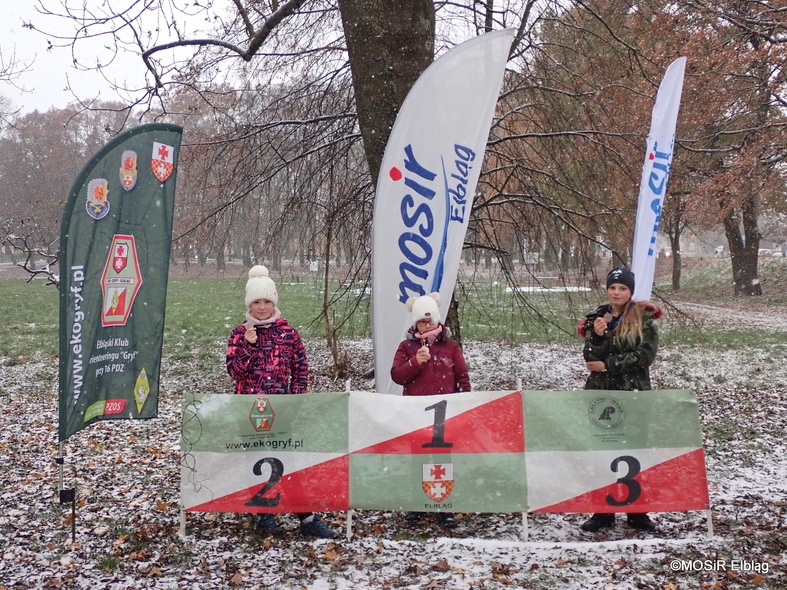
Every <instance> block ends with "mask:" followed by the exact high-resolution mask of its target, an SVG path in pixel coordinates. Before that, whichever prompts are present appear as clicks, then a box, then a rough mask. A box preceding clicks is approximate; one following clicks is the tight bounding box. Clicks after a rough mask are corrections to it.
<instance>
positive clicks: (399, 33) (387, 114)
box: [339, 0, 435, 182]
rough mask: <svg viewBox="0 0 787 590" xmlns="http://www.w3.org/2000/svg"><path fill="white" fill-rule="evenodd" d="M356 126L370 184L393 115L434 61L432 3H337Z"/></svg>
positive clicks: (421, 0) (369, 0)
mask: <svg viewBox="0 0 787 590" xmlns="http://www.w3.org/2000/svg"><path fill="white" fill-rule="evenodd" d="M339 10H340V12H341V15H342V23H343V27H344V35H345V38H346V40H347V52H348V54H349V58H350V69H351V71H352V76H353V87H354V89H355V104H356V111H357V114H358V124H359V126H360V128H361V136H362V137H363V143H364V152H365V154H366V161H367V163H368V164H369V172H370V174H371V176H372V180H373V181H375V182H376V180H377V177H378V175H379V173H380V166H381V164H382V159H383V152H384V151H385V146H386V144H387V143H388V136H389V135H390V133H391V128H392V127H393V124H394V121H395V120H396V114H397V113H398V111H399V107H401V106H402V102H404V99H405V97H406V96H407V93H408V92H409V91H410V88H411V87H412V85H413V84H415V81H416V80H417V79H418V77H419V76H420V75H421V73H423V71H424V70H425V69H426V68H427V66H429V64H430V63H432V61H433V60H434V36H435V7H434V1H433V0H339Z"/></svg>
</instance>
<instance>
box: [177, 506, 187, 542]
mask: <svg viewBox="0 0 787 590" xmlns="http://www.w3.org/2000/svg"><path fill="white" fill-rule="evenodd" d="M178 537H180V538H181V539H183V540H184V541H185V540H186V511H185V510H183V507H182V506H181V508H180V526H179V527H178Z"/></svg>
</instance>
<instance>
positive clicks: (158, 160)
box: [150, 141, 175, 182]
mask: <svg viewBox="0 0 787 590" xmlns="http://www.w3.org/2000/svg"><path fill="white" fill-rule="evenodd" d="M174 164H175V149H174V148H173V147H172V146H171V145H166V144H164V143H159V142H157V141H154V142H153V155H152V156H151V160H150V167H151V168H152V169H153V174H155V175H156V178H158V179H159V180H160V181H161V182H164V181H165V180H167V178H169V175H170V174H172V170H173V169H174V167H175V165H174Z"/></svg>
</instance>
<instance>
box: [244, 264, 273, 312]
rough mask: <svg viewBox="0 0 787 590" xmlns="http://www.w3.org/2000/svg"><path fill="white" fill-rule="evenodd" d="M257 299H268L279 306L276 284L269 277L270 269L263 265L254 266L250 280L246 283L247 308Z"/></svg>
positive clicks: (250, 273) (250, 272)
mask: <svg viewBox="0 0 787 590" xmlns="http://www.w3.org/2000/svg"><path fill="white" fill-rule="evenodd" d="M257 299H267V300H268V301H273V303H274V305H278V304H279V292H278V291H277V290H276V283H274V282H273V279H271V278H270V277H269V276H268V269H267V268H265V267H264V266H262V265H261V264H258V265H257V266H252V267H251V270H250V271H249V280H248V281H246V307H249V306H250V305H251V304H252V303H254V302H255V301H257Z"/></svg>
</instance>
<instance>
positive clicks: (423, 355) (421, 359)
mask: <svg viewBox="0 0 787 590" xmlns="http://www.w3.org/2000/svg"><path fill="white" fill-rule="evenodd" d="M430 358H432V355H431V354H429V347H428V346H426V345H425V344H424V345H423V346H422V347H421V348H419V349H418V352H416V353H415V360H416V361H417V362H418V364H419V365H423V364H424V363H425V362H426V361H428V360H429V359H430Z"/></svg>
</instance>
